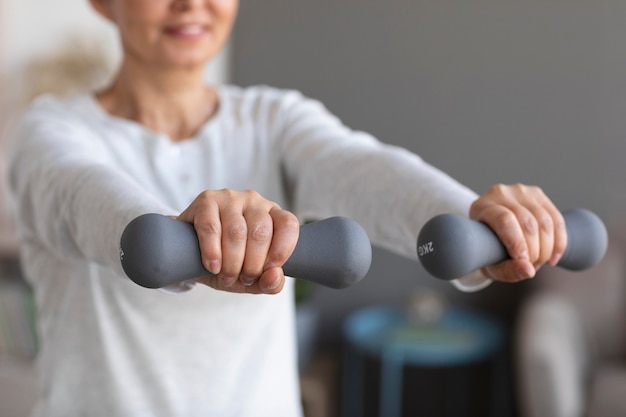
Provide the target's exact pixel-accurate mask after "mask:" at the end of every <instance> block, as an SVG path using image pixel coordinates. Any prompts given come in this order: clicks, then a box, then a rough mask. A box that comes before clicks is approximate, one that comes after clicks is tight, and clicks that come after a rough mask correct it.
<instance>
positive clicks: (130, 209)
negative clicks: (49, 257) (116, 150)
mask: <svg viewBox="0 0 626 417" xmlns="http://www.w3.org/2000/svg"><path fill="white" fill-rule="evenodd" d="M13 138H14V140H13V142H12V144H11V153H10V158H9V182H10V186H11V190H12V193H13V195H14V197H15V201H16V210H17V219H18V226H19V229H20V235H21V239H24V240H29V241H31V242H35V243H36V244H38V245H43V246H44V247H45V248H46V250H47V251H49V252H51V253H54V254H55V256H59V257H61V258H68V257H69V258H76V257H80V258H82V259H86V260H88V261H92V262H96V263H98V264H101V265H104V266H107V267H110V268H112V269H113V270H115V271H116V272H117V273H118V274H121V275H122V276H125V274H124V271H123V269H122V266H121V262H120V257H119V242H120V237H121V234H122V231H123V230H124V228H125V227H126V225H127V224H128V223H129V222H130V221H131V220H132V219H133V218H135V217H137V216H139V215H141V214H145V213H160V214H166V215H171V214H176V212H175V211H174V210H172V209H171V208H169V207H167V205H165V204H163V203H162V202H161V201H159V199H157V198H155V197H154V196H153V195H151V194H150V193H148V192H147V191H146V190H145V189H143V188H142V187H141V186H140V185H139V184H137V182H136V181H135V180H134V179H133V178H131V177H130V176H129V175H128V174H125V173H124V172H121V171H120V170H119V169H116V167H115V165H114V164H112V163H111V162H110V161H109V160H108V159H107V156H106V155H107V153H106V152H104V151H103V149H102V148H101V145H98V141H97V140H93V139H94V138H93V131H91V130H90V129H89V127H88V126H86V125H85V123H84V122H82V121H81V120H79V119H78V118H73V117H72V115H71V114H69V112H68V111H61V110H54V109H43V108H41V107H39V108H36V109H31V110H30V111H28V112H27V113H26V114H25V115H24V117H23V119H22V121H21V123H20V125H19V126H18V128H17V129H16V132H15V135H14V136H13Z"/></svg>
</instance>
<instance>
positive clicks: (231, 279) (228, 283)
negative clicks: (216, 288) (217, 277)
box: [222, 277, 237, 288]
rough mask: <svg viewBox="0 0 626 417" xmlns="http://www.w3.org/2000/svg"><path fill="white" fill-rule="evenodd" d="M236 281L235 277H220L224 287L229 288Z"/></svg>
mask: <svg viewBox="0 0 626 417" xmlns="http://www.w3.org/2000/svg"><path fill="white" fill-rule="evenodd" d="M236 281H237V277H224V278H222V284H223V285H224V287H226V288H230V287H232V286H233V284H234V283H235V282H236Z"/></svg>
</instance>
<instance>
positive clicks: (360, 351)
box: [342, 306, 505, 417]
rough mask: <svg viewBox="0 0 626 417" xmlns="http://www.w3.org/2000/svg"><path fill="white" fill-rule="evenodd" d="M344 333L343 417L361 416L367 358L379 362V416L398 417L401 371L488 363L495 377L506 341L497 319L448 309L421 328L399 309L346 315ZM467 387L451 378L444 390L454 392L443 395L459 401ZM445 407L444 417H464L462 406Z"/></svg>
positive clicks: (465, 380)
mask: <svg viewBox="0 0 626 417" xmlns="http://www.w3.org/2000/svg"><path fill="white" fill-rule="evenodd" d="M343 333H344V337H345V339H346V352H345V353H346V355H345V359H344V375H343V387H344V389H343V394H344V397H343V404H342V408H343V416H344V417H350V416H355V417H356V416H363V412H362V407H363V395H362V393H363V391H364V382H365V381H364V379H365V378H364V377H365V372H364V361H365V357H366V356H370V357H374V358H376V359H378V360H379V361H380V367H381V370H380V393H379V396H380V398H379V400H380V401H379V415H380V417H400V416H401V415H402V410H401V408H402V394H403V392H402V391H403V372H404V368H405V367H406V366H413V367H418V368H419V367H421V368H425V367H428V368H434V367H438V368H448V369H451V368H455V367H461V366H464V365H469V364H473V363H479V362H481V361H489V360H492V361H493V364H492V365H491V366H493V367H494V370H493V371H494V372H497V371H498V366H499V364H498V361H497V357H498V354H499V353H500V352H501V351H502V348H503V346H504V340H505V333H504V328H503V326H502V325H501V324H500V323H499V321H498V320H495V319H494V318H492V317H489V316H488V315H485V314H481V313H478V312H474V311H470V310H465V309H460V308H449V309H448V310H446V312H445V313H444V314H443V316H442V317H441V318H440V319H439V320H438V321H437V322H436V323H433V324H429V325H425V324H416V323H412V322H411V321H410V320H409V319H408V317H407V312H406V311H405V310H403V309H401V308H399V307H391V306H377V307H370V308H366V309H363V310H359V311H357V312H355V313H353V314H351V315H350V316H348V317H347V319H346V321H345V323H344V326H343ZM457 379H458V380H457ZM492 379H493V378H492ZM468 384H471V380H469V379H468V378H465V377H463V378H454V380H452V381H449V383H448V384H447V385H450V386H454V387H455V388H456V391H455V392H454V391H453V393H451V394H447V395H448V396H449V397H452V396H453V395H454V396H462V395H463V393H464V391H466V390H467V387H468ZM447 403H449V404H446V407H445V409H446V414H447V415H450V416H454V417H459V416H462V415H464V414H465V412H464V410H463V404H462V401H455V399H454V398H450V401H447ZM454 404H456V407H455V406H454Z"/></svg>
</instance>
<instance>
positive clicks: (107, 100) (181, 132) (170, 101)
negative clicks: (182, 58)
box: [97, 62, 218, 141]
mask: <svg viewBox="0 0 626 417" xmlns="http://www.w3.org/2000/svg"><path fill="white" fill-rule="evenodd" d="M97 98H98V101H99V102H100V104H101V105H102V107H104V109H105V110H106V111H107V112H109V113H110V114H112V115H114V116H118V117H122V118H125V119H130V120H134V121H136V122H138V123H140V124H142V125H144V126H146V127H147V128H149V129H151V130H153V131H156V132H160V133H164V134H166V135H167V136H169V137H170V139H171V140H173V141H180V140H183V139H187V138H190V137H192V136H193V135H194V134H195V133H196V132H197V131H198V130H199V129H200V127H202V125H204V124H205V123H206V121H207V120H209V119H210V118H211V117H212V116H213V115H214V113H215V111H216V110H217V105H218V103H217V95H216V93H215V91H214V90H213V89H212V88H210V87H208V86H207V85H205V83H204V68H191V69H178V68H177V69H169V68H168V69H152V70H151V71H145V68H137V67H134V66H133V65H131V64H129V63H128V62H125V63H123V64H122V66H121V68H120V71H119V72H118V74H117V76H116V77H115V79H114V81H113V83H112V84H111V86H110V87H109V88H108V89H106V90H105V91H103V92H101V93H99V94H98V95H97Z"/></svg>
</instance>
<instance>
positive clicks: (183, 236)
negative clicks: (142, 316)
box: [120, 214, 372, 289]
mask: <svg viewBox="0 0 626 417" xmlns="http://www.w3.org/2000/svg"><path fill="white" fill-rule="evenodd" d="M120 259H121V262H122V267H123V268H124V272H126V275H128V277H129V278H130V279H131V280H133V281H134V282H135V283H137V284H138V285H141V286H143V287H146V288H162V287H166V286H168V285H171V284H174V283H177V282H181V281H185V280H188V279H192V278H198V277H201V276H207V275H211V274H210V273H209V272H208V271H207V270H206V269H205V268H204V266H203V265H202V262H201V257H200V248H199V245H198V237H197V235H196V232H195V230H194V228H193V226H192V225H190V224H188V223H184V222H181V221H178V220H174V219H172V218H170V217H166V216H162V215H159V214H145V215H143V216H139V217H137V218H136V219H134V220H132V221H131V222H130V223H129V224H128V226H126V228H125V230H124V232H123V234H122V238H121V241H120ZM371 261H372V247H371V244H370V241H369V238H368V237H367V234H366V233H365V231H364V230H363V229H362V228H361V226H360V225H359V224H358V223H356V222H354V221H353V220H350V219H348V218H345V217H331V218H328V219H325V220H321V221H318V222H315V223H309V224H306V225H303V226H301V228H300V237H299V239H298V243H297V245H296V248H295V250H294V252H293V253H292V255H291V257H290V258H289V259H288V261H287V262H286V263H285V265H284V266H283V270H284V271H285V274H286V275H288V276H292V277H294V278H298V279H305V280H308V281H312V282H316V283H318V284H321V285H324V286H327V287H331V288H337V289H339V288H345V287H348V286H350V285H352V284H354V283H356V282H358V281H360V280H361V279H362V278H363V277H365V275H366V274H367V272H368V271H369V268H370V264H371Z"/></svg>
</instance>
